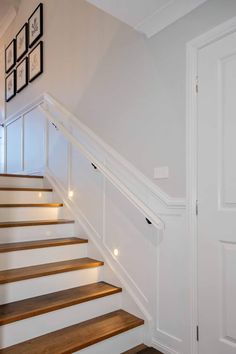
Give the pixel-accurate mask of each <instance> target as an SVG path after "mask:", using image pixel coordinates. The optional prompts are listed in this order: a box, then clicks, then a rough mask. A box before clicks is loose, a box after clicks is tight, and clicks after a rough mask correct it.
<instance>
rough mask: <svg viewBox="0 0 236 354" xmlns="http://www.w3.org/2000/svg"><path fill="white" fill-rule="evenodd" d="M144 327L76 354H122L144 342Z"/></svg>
mask: <svg viewBox="0 0 236 354" xmlns="http://www.w3.org/2000/svg"><path fill="white" fill-rule="evenodd" d="M143 339H144V326H141V327H137V328H134V329H131V330H129V331H127V332H124V333H121V334H118V335H117V336H114V337H112V338H109V339H107V340H104V341H102V342H99V343H96V344H94V345H91V346H90V347H88V348H85V349H82V350H80V351H78V352H75V353H74V354H111V353H112V354H120V353H123V352H124V351H127V350H129V349H131V348H133V347H136V346H137V345H140V344H142V343H143V342H144V340H143Z"/></svg>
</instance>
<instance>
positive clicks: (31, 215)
mask: <svg viewBox="0 0 236 354" xmlns="http://www.w3.org/2000/svg"><path fill="white" fill-rule="evenodd" d="M64 217H65V216H64V214H63V208H62V207H59V208H48V207H46V208H45V207H43V208H42V207H31V208H30V207H29V208H18V207H17V208H0V221H1V222H4V221H24V220H48V219H52V220H55V219H60V218H64Z"/></svg>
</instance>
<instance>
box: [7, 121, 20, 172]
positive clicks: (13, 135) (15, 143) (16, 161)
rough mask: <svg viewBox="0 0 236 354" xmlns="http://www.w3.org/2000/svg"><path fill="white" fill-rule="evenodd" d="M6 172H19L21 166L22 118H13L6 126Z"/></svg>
mask: <svg viewBox="0 0 236 354" xmlns="http://www.w3.org/2000/svg"><path fill="white" fill-rule="evenodd" d="M6 135H7V142H8V143H7V173H11V172H20V171H22V170H23V169H24V166H23V118H22V117H20V118H19V119H17V120H15V121H14V122H12V123H11V124H9V125H8V126H7V128H6Z"/></svg>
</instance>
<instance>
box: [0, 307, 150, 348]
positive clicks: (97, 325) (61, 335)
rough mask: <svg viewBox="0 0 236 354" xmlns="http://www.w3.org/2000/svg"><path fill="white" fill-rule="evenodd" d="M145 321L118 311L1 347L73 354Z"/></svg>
mask: <svg viewBox="0 0 236 354" xmlns="http://www.w3.org/2000/svg"><path fill="white" fill-rule="evenodd" d="M143 324H144V321H143V320H142V319H140V318H138V317H135V316H133V315H131V314H129V313H128V312H126V311H123V310H117V311H114V312H111V313H108V314H106V315H103V316H99V317H96V318H93V319H91V320H88V321H84V322H81V323H79V324H76V325H73V326H70V327H66V328H63V329H60V330H58V331H55V332H52V333H48V334H46V335H43V336H40V337H37V338H33V339H30V340H28V341H26V342H23V343H19V344H16V345H13V346H11V347H8V348H5V349H1V350H0V353H1V354H19V353H20V354H29V353H30V354H42V353H45V354H46V353H50V354H71V353H74V352H75V351H78V350H81V349H83V348H86V347H88V346H90V345H93V344H96V343H98V342H101V341H102V340H105V339H108V338H111V337H113V336H115V335H118V334H120V333H123V332H126V331H128V330H130V329H133V328H135V327H138V326H141V325H143Z"/></svg>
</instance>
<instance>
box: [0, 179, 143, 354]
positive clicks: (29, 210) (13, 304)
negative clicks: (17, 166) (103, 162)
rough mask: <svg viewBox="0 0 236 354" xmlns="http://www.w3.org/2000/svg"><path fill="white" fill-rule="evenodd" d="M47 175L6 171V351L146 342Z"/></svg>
mask: <svg viewBox="0 0 236 354" xmlns="http://www.w3.org/2000/svg"><path fill="white" fill-rule="evenodd" d="M53 195H54V194H53V190H52V189H51V188H48V187H45V182H44V178H43V177H42V176H26V175H24V176H23V175H10V174H1V175H0V253H1V257H0V300H1V304H0V347H1V349H0V353H1V354H69V353H77V352H81V353H83V354H106V353H107V354H120V353H123V352H125V351H127V350H129V349H131V348H133V347H136V346H138V345H140V344H142V342H143V324H144V321H143V320H142V319H140V318H138V317H136V316H134V315H132V314H130V313H128V312H126V311H124V310H123V309H122V289H121V288H120V287H118V286H115V285H112V284H109V283H107V282H105V281H104V275H103V266H104V262H103V261H101V260H96V259H93V258H90V257H89V255H88V240H87V239H85V238H84V237H80V235H78V234H76V227H75V226H76V224H75V222H74V220H72V219H70V218H69V217H67V216H68V212H67V211H66V208H65V207H64V206H63V204H62V203H58V202H55V201H54V200H53Z"/></svg>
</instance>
